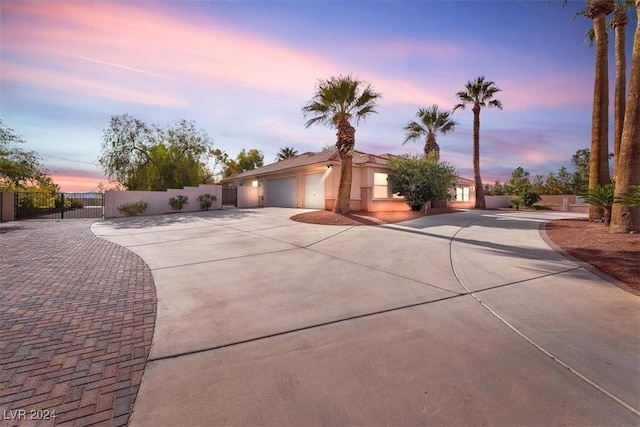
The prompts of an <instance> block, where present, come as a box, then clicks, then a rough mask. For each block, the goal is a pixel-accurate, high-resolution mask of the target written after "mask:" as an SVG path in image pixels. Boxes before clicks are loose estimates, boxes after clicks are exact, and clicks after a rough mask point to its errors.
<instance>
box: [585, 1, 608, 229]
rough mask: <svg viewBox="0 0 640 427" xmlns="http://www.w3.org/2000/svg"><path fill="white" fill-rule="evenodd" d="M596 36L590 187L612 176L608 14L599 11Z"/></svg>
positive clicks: (592, 214)
mask: <svg viewBox="0 0 640 427" xmlns="http://www.w3.org/2000/svg"><path fill="white" fill-rule="evenodd" d="M593 30H594V33H595V39H596V77H595V84H594V90H593V114H592V119H591V120H592V121H591V159H590V162H589V188H594V187H597V186H598V185H606V184H608V183H609V182H610V178H609V158H608V155H609V141H608V135H609V114H608V107H609V77H608V73H609V70H608V65H607V60H608V57H607V56H608V36H607V28H606V15H605V14H604V13H599V14H598V15H596V16H595V17H594V18H593ZM601 212H602V211H601V210H600V209H598V208H597V207H596V206H591V207H590V208H589V219H590V220H591V221H595V220H599V219H601V218H602V215H601Z"/></svg>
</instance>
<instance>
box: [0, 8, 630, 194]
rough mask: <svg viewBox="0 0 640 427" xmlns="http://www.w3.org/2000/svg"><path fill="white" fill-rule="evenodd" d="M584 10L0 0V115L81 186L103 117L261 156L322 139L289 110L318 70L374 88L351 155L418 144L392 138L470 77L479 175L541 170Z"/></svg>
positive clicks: (589, 58) (560, 146)
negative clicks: (478, 83)
mask: <svg viewBox="0 0 640 427" xmlns="http://www.w3.org/2000/svg"><path fill="white" fill-rule="evenodd" d="M583 5H584V0H581V1H573V2H569V5H568V7H567V8H566V9H564V10H563V9H562V2H561V1H559V0H558V1H552V2H548V1H546V0H539V1H515V0H513V1H453V0H451V1H426V0H425V1H400V0H396V1H369V0H362V1H358V0H351V1H338V0H335V1H334V0H296V1H293V0H291V1H289V0H279V1H276V0H272V1H271V0H264V1H263V0H261V1H258V0H253V1H252V0H248V1H206V0H205V1H171V2H151V1H135V2H134V1H131V2H122V1H106V2H100V1H71V2H60V1H57V0H50V1H33V2H30V1H11V0H9V1H6V0H3V1H2V2H1V3H0V13H1V15H0V19H1V44H0V49H1V56H0V60H1V63H0V90H1V92H0V94H1V104H0V116H1V117H2V119H3V121H4V123H5V125H7V126H9V127H11V128H13V129H14V130H15V132H16V133H17V134H19V135H21V136H22V137H23V138H24V139H25V140H26V141H27V145H26V146H25V147H24V148H26V149H29V150H35V151H36V152H37V153H38V154H39V155H40V157H42V159H43V163H44V165H45V167H46V168H47V169H48V170H49V172H50V173H51V174H52V176H53V178H54V181H55V182H56V183H58V184H59V185H60V186H61V187H62V190H63V191H67V192H72V191H91V190H93V189H95V188H96V186H97V184H98V183H99V182H100V181H106V179H105V178H104V176H103V174H102V171H101V169H100V167H99V166H98V165H97V162H96V158H97V157H98V155H99V154H100V149H101V143H102V134H103V130H104V129H105V128H106V127H107V126H108V123H109V118H110V116H112V115H119V114H124V113H129V114H131V115H133V116H135V117H138V118H140V119H142V120H144V121H146V122H148V123H156V124H159V125H166V124H169V123H171V122H173V121H175V120H178V119H182V118H184V119H188V120H194V121H195V122H196V125H197V127H198V128H201V129H203V130H205V131H206V132H207V133H208V134H209V136H210V137H211V138H212V139H213V140H214V144H215V147H216V148H220V149H222V150H225V151H226V152H227V153H229V155H230V156H232V157H235V155H236V154H237V153H238V152H239V151H240V150H241V149H243V148H246V149H250V148H257V149H259V150H261V151H262V152H263V153H264V156H265V163H271V162H272V161H273V160H274V158H275V156H276V153H277V152H278V150H279V149H280V148H282V147H285V146H291V147H294V148H295V149H297V150H298V151H299V152H300V153H302V152H305V151H318V150H319V149H320V148H321V147H323V146H325V145H327V144H332V143H335V131H334V130H331V129H328V128H325V127H322V126H316V127H313V128H309V129H306V128H305V127H304V118H303V116H302V113H301V107H302V106H303V105H304V104H305V103H306V102H307V101H309V99H311V97H312V96H313V93H314V87H315V84H316V82H317V80H318V79H319V78H327V77H330V76H333V75H338V74H353V75H354V76H358V77H360V78H362V79H364V80H367V81H368V82H370V83H371V84H372V85H373V87H374V89H376V90H377V91H379V92H382V94H383V97H382V99H381V101H380V104H379V107H378V114H377V115H373V116H371V117H370V119H368V121H367V122H366V123H364V124H361V125H359V126H358V127H357V131H356V148H357V149H358V150H361V151H365V152H370V153H394V154H402V153H406V152H411V153H419V152H421V150H422V144H423V142H421V143H419V144H411V145H409V144H408V145H405V146H403V145H402V141H403V140H404V136H405V134H404V131H403V127H404V126H405V125H406V123H407V122H408V121H410V120H413V119H414V117H415V113H416V111H417V110H418V108H421V107H428V106H430V105H431V104H434V103H435V104H438V105H439V106H440V107H441V108H446V109H451V108H452V107H453V106H454V105H455V103H456V99H455V93H456V92H458V91H460V90H462V89H463V88H464V84H465V83H466V82H467V81H468V80H471V79H474V78H476V77H478V76H480V75H485V76H486V77H487V79H490V80H493V81H495V83H496V85H497V86H498V87H500V88H501V89H502V92H500V93H498V99H500V100H501V101H502V103H503V105H504V110H503V111H499V110H491V109H489V110H483V111H482V113H481V133H480V138H481V139H480V144H481V171H482V177H483V180H484V181H485V182H493V181H494V180H495V179H501V180H504V179H506V178H508V176H509V175H510V173H511V171H512V170H513V169H514V168H515V167H517V166H523V167H524V168H525V169H528V170H529V171H531V173H532V175H535V174H537V173H540V174H545V175H546V174H547V173H549V172H550V171H556V170H557V169H558V168H559V167H560V166H561V165H566V166H570V158H571V155H572V154H573V153H574V152H575V151H576V150H578V149H580V148H588V147H589V146H590V128H591V100H592V92H593V78H594V77H593V76H594V49H593V48H591V47H589V46H588V45H587V44H586V42H585V38H584V36H585V33H586V32H587V30H588V29H589V27H590V25H591V21H589V20H587V19H586V18H583V17H578V18H576V19H575V20H573V19H572V18H573V15H574V14H575V12H576V11H578V10H579V9H580V8H581V7H582V6H583ZM634 26H635V21H632V24H631V25H629V27H634ZM632 29H633V28H629V31H628V36H627V42H628V43H627V55H628V63H630V58H631V42H632ZM610 39H611V47H610V53H611V55H612V54H613V52H612V51H613V47H612V46H613V43H612V42H613V36H611V37H610ZM610 63H611V64H612V62H610ZM610 67H611V69H610V71H611V73H610V75H611V76H612V77H611V79H610V83H611V84H613V73H612V67H613V65H610ZM612 87H613V86H612ZM611 98H613V89H612V90H611ZM454 118H455V120H456V121H458V123H459V125H458V127H457V128H456V130H455V131H454V132H453V133H451V134H448V135H446V136H440V137H439V138H438V142H439V144H440V147H441V158H442V159H443V160H446V161H448V162H450V163H451V164H453V165H454V166H455V167H456V168H457V169H458V171H459V173H460V174H461V175H462V176H466V177H472V175H473V173H472V113H471V111H470V109H467V110H466V111H459V112H456V113H455V115H454ZM611 128H613V126H611ZM610 145H611V143H610Z"/></svg>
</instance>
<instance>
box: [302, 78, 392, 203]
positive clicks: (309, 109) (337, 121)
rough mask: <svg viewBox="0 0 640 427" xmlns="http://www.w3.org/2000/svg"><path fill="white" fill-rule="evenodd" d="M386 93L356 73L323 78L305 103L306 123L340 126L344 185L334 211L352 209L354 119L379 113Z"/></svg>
mask: <svg viewBox="0 0 640 427" xmlns="http://www.w3.org/2000/svg"><path fill="white" fill-rule="evenodd" d="M381 96H382V95H381V94H380V93H378V92H375V91H374V90H373V88H372V87H371V84H369V83H367V82H365V81H363V80H360V79H358V78H354V77H352V76H350V75H349V76H342V75H340V76H338V77H335V76H334V77H331V78H329V79H326V80H322V79H321V80H319V81H318V85H317V87H316V93H315V95H314V96H313V98H312V99H311V101H309V102H308V103H307V105H305V106H304V107H302V113H303V114H304V117H305V118H309V119H308V120H307V121H306V122H305V126H306V127H309V126H311V125H313V124H316V123H319V124H323V125H326V126H328V127H329V128H336V129H337V130H338V132H337V133H336V136H337V141H336V148H337V149H338V153H339V154H340V162H341V167H340V186H339V187H338V196H337V197H336V202H335V205H334V207H333V211H334V212H336V213H339V214H347V213H349V200H350V198H351V179H352V169H353V162H352V161H353V149H354V146H355V142H356V138H355V133H356V130H355V128H354V127H353V126H351V123H350V120H354V121H355V123H356V124H358V123H359V122H360V121H361V120H363V121H364V120H366V118H367V116H368V115H370V114H374V113H377V112H376V111H375V108H376V106H377V102H376V101H377V100H378V99H379V98H380V97H381Z"/></svg>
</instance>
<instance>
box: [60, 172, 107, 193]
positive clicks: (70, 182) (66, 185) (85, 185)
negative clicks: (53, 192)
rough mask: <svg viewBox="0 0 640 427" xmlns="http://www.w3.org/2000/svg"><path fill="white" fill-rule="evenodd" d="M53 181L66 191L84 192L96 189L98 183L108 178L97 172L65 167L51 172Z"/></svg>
mask: <svg viewBox="0 0 640 427" xmlns="http://www.w3.org/2000/svg"><path fill="white" fill-rule="evenodd" d="M50 176H51V178H52V179H53V182H55V183H56V184H58V185H59V186H60V189H61V190H62V191H64V192H66V193H86V192H91V191H96V189H97V188H98V184H100V183H106V182H108V179H107V178H106V177H105V176H104V175H102V174H101V173H99V172H94V171H85V170H80V169H73V168H66V169H60V170H56V171H55V172H53V173H52V174H51V175H50Z"/></svg>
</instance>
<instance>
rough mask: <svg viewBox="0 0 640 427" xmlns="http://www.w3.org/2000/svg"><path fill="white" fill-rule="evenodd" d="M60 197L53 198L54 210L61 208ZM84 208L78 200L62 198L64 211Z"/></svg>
mask: <svg viewBox="0 0 640 427" xmlns="http://www.w3.org/2000/svg"><path fill="white" fill-rule="evenodd" d="M62 200H63V198H62V196H59V197H56V198H55V202H54V204H55V207H56V208H61V207H62ZM83 207H84V204H83V203H82V201H81V200H80V199H78V198H75V197H65V198H64V208H65V209H81V208H83Z"/></svg>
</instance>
